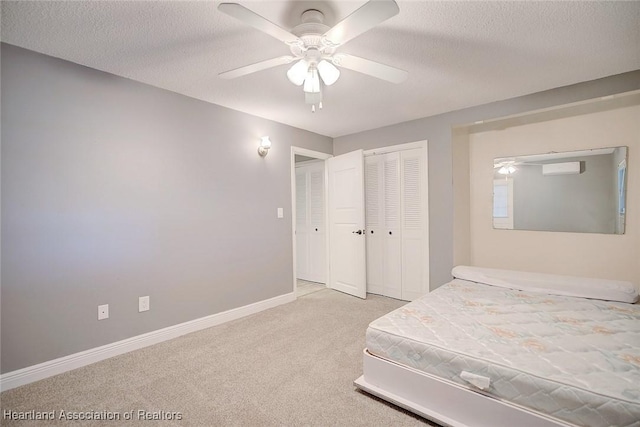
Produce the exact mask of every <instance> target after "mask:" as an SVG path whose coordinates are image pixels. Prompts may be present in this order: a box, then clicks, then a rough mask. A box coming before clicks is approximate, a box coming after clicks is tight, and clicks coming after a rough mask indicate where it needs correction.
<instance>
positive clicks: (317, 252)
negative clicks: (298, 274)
mask: <svg viewBox="0 0 640 427" xmlns="http://www.w3.org/2000/svg"><path fill="white" fill-rule="evenodd" d="M308 181H309V184H308V189H309V193H308V194H309V201H308V206H309V221H308V236H309V279H308V280H311V281H313V282H319V283H325V282H326V278H325V276H326V267H325V265H326V250H325V248H326V245H325V221H324V211H325V202H324V163H317V164H314V165H313V166H310V167H309V174H308Z"/></svg>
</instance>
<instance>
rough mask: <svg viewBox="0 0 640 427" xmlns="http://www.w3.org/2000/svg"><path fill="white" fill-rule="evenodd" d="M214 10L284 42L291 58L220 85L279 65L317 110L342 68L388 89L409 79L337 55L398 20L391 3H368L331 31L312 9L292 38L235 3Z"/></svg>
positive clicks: (243, 70) (234, 73)
mask: <svg viewBox="0 0 640 427" xmlns="http://www.w3.org/2000/svg"><path fill="white" fill-rule="evenodd" d="M218 10H220V11H221V12H223V13H225V14H227V15H229V16H232V17H234V18H236V19H238V20H240V21H242V22H244V23H245V24H248V25H250V26H252V27H254V28H256V29H258V30H260V31H263V32H265V33H267V34H268V35H270V36H272V37H275V38H276V39H278V40H280V41H282V42H284V43H285V44H286V45H287V46H288V47H289V50H290V51H291V55H285V56H280V57H277V58H272V59H267V60H266V61H261V62H257V63H255V64H251V65H246V66H244V67H240V68H236V69H233V70H230V71H225V72H223V73H220V74H219V76H220V77H222V78H225V79H233V78H236V77H241V76H245V75H247V74H251V73H255V72H257V71H261V70H266V69H268V68H272V67H276V66H278V65H284V64H290V63H292V62H294V61H295V64H293V65H292V66H291V67H290V68H289V70H288V71H287V77H288V78H289V80H290V81H291V82H292V83H293V84H295V85H296V86H302V87H303V90H304V95H305V102H306V103H307V104H310V105H311V111H312V112H315V111H316V106H318V108H322V87H323V85H326V86H329V85H332V84H333V83H335V82H336V80H338V77H340V70H339V69H338V68H337V67H342V68H347V69H349V70H353V71H357V72H359V73H362V74H367V75H369V76H373V77H376V78H379V79H382V80H386V81H388V82H392V83H401V82H403V81H404V80H405V79H406V78H407V75H408V73H407V72H406V71H404V70H400V69H398V68H394V67H391V66H389V65H384V64H381V63H379V62H375V61H371V60H368V59H364V58H360V57H358V56H353V55H349V54H346V53H342V52H340V53H337V52H336V51H337V49H338V48H339V47H340V46H342V45H343V44H345V43H347V42H348V41H349V40H351V39H353V38H355V37H357V36H359V35H360V34H362V33H364V32H365V31H368V30H370V29H371V28H373V27H375V26H376V25H378V24H380V23H382V22H384V21H386V20H387V19H389V18H391V17H393V16H395V15H397V14H398V12H399V11H400V9H399V8H398V5H397V4H396V2H395V1H394V0H370V1H368V2H367V3H365V4H364V5H363V6H361V7H360V8H359V9H357V10H356V11H354V12H353V13H352V14H351V15H349V16H347V17H346V18H344V19H343V20H342V21H340V22H338V23H337V24H336V25H335V26H334V27H332V28H330V27H329V26H327V25H325V24H324V14H323V13H322V12H321V11H319V10H316V9H309V10H306V11H305V12H303V13H302V16H301V23H300V24H299V25H297V26H295V27H294V28H293V29H292V30H291V32H289V31H287V30H285V29H283V28H281V27H279V26H278V25H276V24H274V23H273V22H271V21H269V20H267V19H266V18H264V17H262V16H260V15H258V14H257V13H255V12H253V11H251V10H249V9H247V8H246V7H244V6H242V5H240V4H238V3H221V4H220V5H218Z"/></svg>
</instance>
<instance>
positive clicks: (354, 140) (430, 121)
mask: <svg viewBox="0 0 640 427" xmlns="http://www.w3.org/2000/svg"><path fill="white" fill-rule="evenodd" d="M639 89H640V70H637V71H632V72H629V73H625V74H619V75H616V76H611V77H607V78H603V79H598V80H593V81H589V82H584V83H579V84H575V85H571V86H566V87H561V88H557V89H552V90H549V91H545V92H539V93H534V94H531V95H526V96H522V97H519V98H513V99H509V100H505V101H499V102H494V103H491V104H485V105H481V106H477V107H471V108H467V109H463V110H458V111H453V112H450V113H445V114H441V115H437V116H432V117H426V118H422V119H417V120H413V121H410V122H405V123H399V124H396V125H392V126H386V127H384V128H379V129H374V130H370V131H366V132H360V133H356V134H353V135H346V136H342V137H339V138H335V139H334V141H333V152H334V154H335V155H338V154H343V153H347V152H349V151H353V150H356V149H359V148H362V149H372V148H380V147H384V146H388V145H396V144H402V143H406V142H412V141H422V140H425V139H426V140H428V141H429V245H430V271H431V273H430V281H431V289H434V288H436V287H438V286H440V285H442V284H444V283H446V282H448V281H449V280H450V278H451V274H450V273H451V268H452V267H453V259H454V243H455V240H454V194H453V179H454V175H455V171H454V169H456V168H460V167H462V168H465V167H467V168H468V163H466V162H463V164H462V165H458V164H457V159H456V158H454V157H453V152H454V151H455V150H453V148H452V145H453V141H454V138H453V132H452V129H453V128H454V127H455V126H459V125H464V124H472V123H474V122H476V121H481V120H490V119H495V118H499V117H505V116H510V115H513V114H521V113H525V112H529V111H534V110H539V109H544V108H549V107H553V106H557V105H563V104H568V103H572V102H578V101H584V100H588V99H593V98H597V97H601V96H606V95H611V94H616V93H624V92H628V91H632V90H639ZM464 140H465V139H464V138H462V139H461V141H460V142H461V143H464ZM461 151H464V150H461ZM463 157H464V156H463ZM467 185H468V184H467ZM462 216H464V214H463V215H462ZM460 221H461V222H465V220H464V219H461V220H460ZM458 259H467V256H466V255H465V256H459V258H458Z"/></svg>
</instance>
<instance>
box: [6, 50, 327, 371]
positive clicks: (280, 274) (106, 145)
mask: <svg viewBox="0 0 640 427" xmlns="http://www.w3.org/2000/svg"><path fill="white" fill-rule="evenodd" d="M1 47H2V70H1V71H2V74H1V76H2V110H1V111H2V165H1V166H2V278H1V279H2V307H1V316H2V318H1V320H2V322H1V323H2V330H1V335H2V343H1V347H2V366H1V371H2V372H3V373H5V372H8V371H13V370H16V369H19V368H23V367H26V366H30V365H34V364H37V363H40V362H44V361H47V360H51V359H54V358H57V357H61V356H65V355H68V354H72V353H75V352H79V351H82V350H86V349H89V348H93V347H97V346H101V345H104V344H107V343H111V342H114V341H118V340H121V339H125V338H128V337H132V336H135V335H139V334H142V333H145V332H149V331H153V330H157V329H160V328H163V327H167V326H171V325H175V324H178V323H181V322H185V321H189V320H192V319H196V318H200V317H203V316H207V315H210V314H214V313H219V312H222V311H225V310H229V309H232V308H235V307H239V306H244V305H247V304H250V303H253V302H256V301H261V300H265V299H268V298H271V297H275V296H278V295H283V294H286V293H289V292H292V290H293V283H292V268H293V266H292V244H291V240H292V235H291V208H290V207H291V187H290V147H291V145H296V146H300V147H305V148H309V149H312V150H316V151H321V152H326V153H331V150H332V140H331V139H330V138H328V137H324V136H321V135H317V134H313V133H310V132H306V131H302V130H299V129H295V128H292V127H289V126H286V125H282V124H278V123H275V122H271V121H268V120H264V119H260V118H257V117H254V116H250V115H247V114H243V113H240V112H237V111H233V110H230V109H226V108H223V107H220V106H216V105H211V104H207V103H205V102H201V101H198V100H194V99H191V98H188V97H185V96H181V95H178V94H175V93H171V92H168V91H165V90H161V89H157V88H154V87H150V86H147V85H144V84H140V83H137V82H134V81H131V80H127V79H124V78H121V77H116V76H113V75H110V74H106V73H102V72H99V71H96V70H93V69H89V68H85V67H82V66H79V65H76V64H73V63H70V62H65V61H62V60H58V59H55V58H51V57H47V56H44V55H40V54H37V53H34V52H30V51H27V50H24V49H20V48H17V47H14V46H10V45H6V44H2V45H1ZM262 135H270V137H271V140H272V142H273V148H272V149H271V151H270V152H269V154H268V156H267V157H266V158H261V157H259V156H258V154H257V147H258V141H259V137H260V136H262ZM278 207H283V208H284V211H285V218H284V219H276V209H277V208H278ZM143 295H149V296H150V297H151V310H150V311H149V312H146V313H138V307H137V306H138V297H139V296H143ZM99 304H109V308H110V319H108V320H105V321H100V322H98V321H97V306H98V305H99Z"/></svg>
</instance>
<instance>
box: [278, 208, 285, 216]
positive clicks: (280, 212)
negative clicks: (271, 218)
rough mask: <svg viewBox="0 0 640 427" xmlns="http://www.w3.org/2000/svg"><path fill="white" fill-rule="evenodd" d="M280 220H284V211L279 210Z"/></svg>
mask: <svg viewBox="0 0 640 427" xmlns="http://www.w3.org/2000/svg"><path fill="white" fill-rule="evenodd" d="M278 218H284V209H282V208H278Z"/></svg>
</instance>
